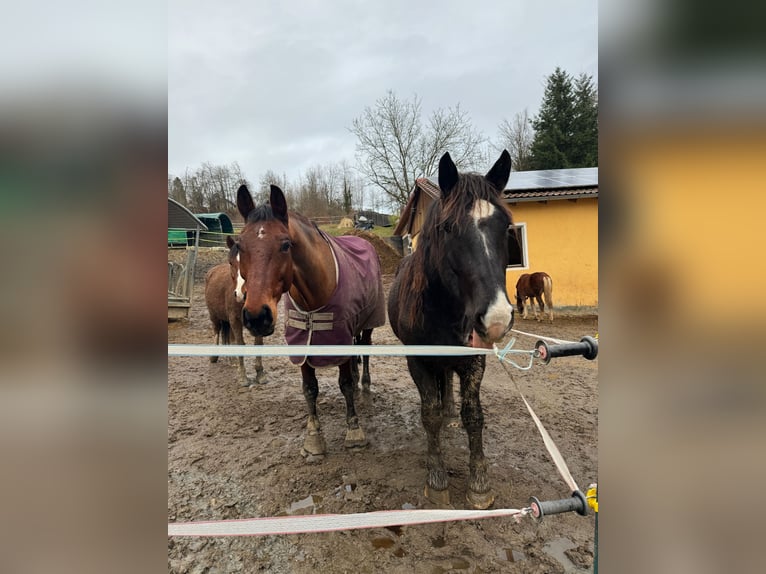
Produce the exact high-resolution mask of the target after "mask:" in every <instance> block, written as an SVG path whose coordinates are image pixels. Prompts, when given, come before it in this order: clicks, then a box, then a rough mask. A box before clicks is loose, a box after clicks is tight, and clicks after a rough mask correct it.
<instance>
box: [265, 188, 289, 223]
mask: <svg viewBox="0 0 766 574" xmlns="http://www.w3.org/2000/svg"><path fill="white" fill-rule="evenodd" d="M269 203H270V204H271V212H272V213H273V214H274V217H276V218H277V219H281V220H282V221H284V222H285V223H287V200H286V199H285V194H284V193H282V190H281V189H279V187H278V186H276V185H272V186H271V197H270V198H269Z"/></svg>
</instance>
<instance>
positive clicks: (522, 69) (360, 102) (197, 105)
mask: <svg viewBox="0 0 766 574" xmlns="http://www.w3.org/2000/svg"><path fill="white" fill-rule="evenodd" d="M168 25H169V53H168V58H169V59H168V112H169V116H168V117H169V120H168V170H169V171H170V173H172V174H175V175H180V174H183V172H184V171H185V170H186V169H187V168H189V169H190V170H193V169H194V168H196V167H198V166H199V165H200V164H201V163H202V162H204V161H210V162H213V163H216V164H228V163H230V162H233V161H237V162H238V163H239V164H240V166H241V167H242V169H243V171H244V172H245V175H246V176H247V178H248V179H249V180H250V181H251V182H253V183H257V182H258V180H259V178H260V177H261V175H262V174H263V173H264V172H265V171H266V170H267V169H272V170H274V171H276V172H277V173H280V174H281V173H285V174H286V175H287V177H288V179H290V180H296V179H297V178H298V176H299V175H300V174H301V173H303V172H305V170H306V168H308V167H310V166H313V165H317V164H326V163H333V162H339V161H341V160H343V159H346V160H348V161H349V162H350V163H351V164H354V162H355V160H354V147H355V143H356V138H355V136H354V135H353V134H351V133H350V132H349V131H348V128H349V127H350V126H351V122H352V120H353V119H354V118H355V117H357V116H359V115H360V114H361V113H362V111H363V110H364V108H365V107H366V106H373V105H374V104H375V101H376V100H377V99H379V98H381V97H382V96H384V95H385V93H386V91H387V90H389V89H391V90H394V92H396V94H397V95H398V96H399V98H400V99H410V98H411V97H412V95H413V94H417V95H418V96H420V97H421V98H422V107H423V118H424V119H425V118H426V117H427V116H428V114H429V113H430V111H431V110H433V109H435V108H440V107H441V108H447V107H451V106H454V105H455V104H457V103H459V104H460V107H461V108H462V109H463V110H464V111H466V112H468V114H469V116H470V118H471V120H472V121H473V124H474V126H475V127H476V128H478V129H479V130H480V131H482V132H483V133H484V135H486V136H487V137H489V138H491V139H493V140H494V139H495V138H496V137H497V127H498V125H499V124H500V122H501V121H502V120H503V118H508V119H511V118H512V117H513V116H514V114H515V113H517V112H521V111H523V110H524V108H527V109H528V111H529V113H530V115H533V114H535V113H536V112H537V111H538V108H539V105H540V102H541V100H542V96H543V90H544V85H545V78H546V76H547V75H549V74H550V73H551V72H553V70H554V69H555V67H556V66H560V67H561V68H563V69H564V70H566V71H567V72H569V73H570V74H572V75H574V76H577V75H579V74H580V73H582V72H584V73H586V74H590V75H592V76H593V78H594V80H596V81H597V80H598V68H597V65H598V59H597V58H598V34H597V29H598V20H597V1H596V0H583V1H575V0H572V1H567V0H546V1H543V2H535V1H533V0H528V1H517V0H491V1H490V0H472V1H467V0H441V1H440V2H425V1H419V0H379V1H366V2H364V1H352V0H325V1H319V0H310V1H304V0H300V1H297V2H278V1H271V0H269V1H267V0H255V1H236V2H235V1H225V2H224V1H222V2H210V1H202V0H171V1H170V4H169V14H168ZM488 167H489V166H487V168H488Z"/></svg>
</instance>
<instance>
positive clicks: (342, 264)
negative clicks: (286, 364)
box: [232, 185, 386, 458]
mask: <svg viewBox="0 0 766 574" xmlns="http://www.w3.org/2000/svg"><path fill="white" fill-rule="evenodd" d="M237 207H238V209H239V212H240V213H241V214H242V217H244V218H245V227H244V228H243V229H242V233H241V234H240V235H239V237H238V238H237V240H236V243H235V244H234V247H233V248H232V253H234V257H236V258H238V260H239V265H240V273H241V275H242V278H243V279H244V282H241V283H240V287H239V289H241V292H242V294H243V295H244V297H245V304H244V309H243V311H242V318H243V324H244V326H245V327H246V328H247V329H248V330H249V331H250V332H251V333H252V334H253V335H256V336H258V335H260V336H265V335H270V334H271V333H273V332H274V324H275V322H276V320H277V303H279V301H280V299H281V298H282V294H283V293H287V294H288V296H287V298H286V300H285V311H286V315H287V316H286V321H285V339H286V340H287V343H288V344H299V345H308V344H311V345H351V344H352V343H353V342H355V340H356V341H358V342H361V343H362V344H365V345H369V344H370V342H371V340H372V330H373V328H375V327H380V326H382V325H383V324H384V323H385V321H386V315H385V297H384V292H383V283H382V279H381V275H380V260H379V258H378V254H377V253H376V251H375V249H374V248H373V247H372V245H371V244H370V243H369V242H367V241H365V240H364V239H361V238H359V237H354V236H343V237H330V236H328V235H326V234H325V233H323V232H322V231H320V230H319V228H317V226H316V225H314V224H313V223H312V222H310V221H309V220H308V219H306V218H305V217H303V216H302V215H300V214H297V213H294V212H288V210H287V201H286V200H285V196H284V193H282V190H281V189H279V188H278V187H277V186H275V185H272V186H271V196H270V204H268V205H262V206H259V207H256V206H255V205H254V203H253V198H252V196H251V195H250V192H249V191H248V189H247V187H246V186H244V185H243V186H241V187H240V188H239V190H238V191H237ZM290 360H291V361H292V362H293V363H294V364H296V365H300V367H301V376H302V378H303V395H304V397H305V399H306V404H307V407H308V415H309V416H308V422H307V424H306V429H307V435H306V438H305V440H304V443H303V449H302V454H303V455H304V456H306V457H307V458H310V457H314V456H321V455H324V454H325V452H326V451H327V445H326V443H325V440H324V437H323V436H322V432H321V428H320V425H319V417H318V415H317V408H316V401H317V395H318V393H319V385H318V381H317V378H316V373H315V369H316V368H321V367H330V366H337V367H338V371H339V375H338V385H339V386H340V390H341V393H343V397H344V398H345V399H346V424H347V426H348V430H347V432H346V439H345V443H344V444H345V446H346V448H354V447H362V446H364V445H366V444H367V437H366V436H365V434H364V430H362V427H361V426H360V425H359V419H358V417H357V415H356V409H355V406H354V390H355V387H356V384H357V381H356V380H355V376H354V374H353V369H354V368H355V367H356V366H357V360H356V358H355V357H354V358H353V359H351V358H350V357H349V356H338V357H325V356H313V357H312V356H295V357H290ZM357 376H358V375H357ZM362 385H363V387H364V388H365V390H367V389H369V386H370V373H369V357H365V359H364V374H363V376H362Z"/></svg>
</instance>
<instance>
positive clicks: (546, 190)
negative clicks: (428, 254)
mask: <svg viewBox="0 0 766 574" xmlns="http://www.w3.org/2000/svg"><path fill="white" fill-rule="evenodd" d="M439 195H440V193H439V187H438V184H437V183H436V180H435V179H430V178H419V179H418V180H417V182H416V184H415V188H414V189H413V191H412V193H411V194H410V199H409V201H408V203H407V205H406V206H405V208H404V210H403V211H402V216H401V218H400V219H399V222H398V224H397V226H396V228H395V229H394V235H398V236H401V237H402V238H403V244H404V250H405V253H406V252H407V250H408V246H410V248H412V249H415V248H416V247H417V241H418V236H419V234H420V228H421V226H422V223H423V217H424V215H425V212H426V209H427V208H428V206H429V205H430V204H431V203H432V202H433V201H434V200H436V199H437V198H438V197H439ZM503 197H504V198H505V200H506V201H507V202H508V207H509V208H510V210H511V213H512V214H513V221H514V224H515V226H516V230H517V233H516V236H517V238H518V239H517V238H514V237H511V238H510V239H509V251H510V253H511V265H509V267H508V269H507V271H506V285H507V288H508V295H509V298H510V299H511V301H512V302H513V301H514V295H515V292H516V281H517V280H518V278H519V276H521V274H523V273H533V272H535V271H545V272H546V273H548V274H549V275H550V276H551V278H552V279H553V303H554V308H561V307H597V306H598V168H580V169H561V170H545V171H518V172H512V173H511V177H510V180H509V182H508V187H507V189H506V190H505V191H504V192H503Z"/></svg>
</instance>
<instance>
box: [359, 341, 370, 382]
mask: <svg viewBox="0 0 766 574" xmlns="http://www.w3.org/2000/svg"><path fill="white" fill-rule="evenodd" d="M359 344H360V345H372V329H365V330H364V331H362V336H361V337H359ZM371 384H372V379H371V378H370V356H369V355H362V390H363V391H364V392H366V393H367V392H370V385H371Z"/></svg>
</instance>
